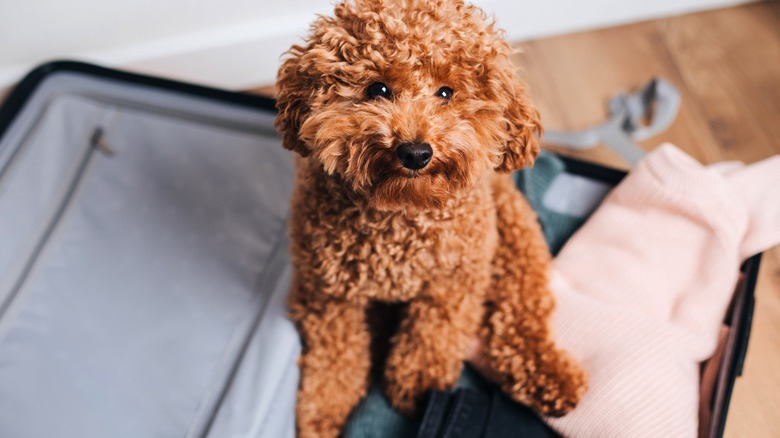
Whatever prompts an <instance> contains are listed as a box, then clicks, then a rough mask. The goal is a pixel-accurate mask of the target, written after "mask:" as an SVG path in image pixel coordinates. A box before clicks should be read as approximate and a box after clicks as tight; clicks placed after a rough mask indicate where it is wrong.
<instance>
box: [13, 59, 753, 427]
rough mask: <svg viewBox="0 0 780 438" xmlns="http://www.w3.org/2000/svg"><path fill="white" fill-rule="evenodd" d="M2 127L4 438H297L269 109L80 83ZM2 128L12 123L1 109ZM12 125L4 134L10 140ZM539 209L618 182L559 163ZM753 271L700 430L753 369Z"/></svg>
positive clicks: (119, 76) (151, 84)
mask: <svg viewBox="0 0 780 438" xmlns="http://www.w3.org/2000/svg"><path fill="white" fill-rule="evenodd" d="M8 101H9V103H8V104H6V106H4V107H3V108H2V109H0V436H13V437H18V438H26V437H40V436H58V437H65V438H68V437H74V438H75V437H78V438H91V437H101V438H102V437H116V438H122V437H132V438H136V437H147V436H150V437H151V436H187V437H215V438H216V437H225V436H245V437H277V436H288V437H292V436H294V432H295V426H294V418H293V412H294V403H295V390H296V388H297V382H298V369H297V366H296V365H295V361H296V358H297V357H298V354H299V351H300V344H299V340H298V336H297V334H296V332H295V329H294V327H293V326H292V324H291V323H290V322H289V321H288V320H287V319H286V318H285V310H284V299H285V295H286V293H287V290H288V288H289V280H290V278H289V277H290V266H289V252H288V248H287V246H288V241H287V238H286V235H287V232H286V216H287V211H288V202H289V197H290V195H291V191H292V179H293V170H292V160H291V156H290V153H289V152H287V151H285V150H283V149H282V148H281V147H280V145H279V139H278V138H277V136H276V134H275V133H274V131H273V119H274V112H273V110H272V106H273V105H272V102H271V101H270V100H262V99H261V98H255V97H249V96H245V95H240V94H236V93H229V92H221V91H219V90H212V89H205V88H201V87H195V86H190V85H186V84H181V83H177V82H171V81H165V80H160V79H155V78H147V77H143V76H136V75H131V74H126V73H121V72H117V71H114V70H108V69H101V68H97V67H94V66H87V65H83V64H73V63H66V64H55V65H54V68H52V66H48V67H47V68H45V69H43V70H40V71H38V72H37V73H33V74H31V77H30V79H28V80H25V82H23V83H22V84H21V85H20V86H19V87H18V89H17V92H15V93H14V94H12V95H11V96H10V97H9V100H8ZM9 108H10V109H9ZM9 120H10V124H7V122H8V121H9ZM564 163H565V165H566V173H564V174H561V175H559V177H558V178H557V179H556V180H555V181H554V182H553V185H552V187H551V189H550V190H549V191H548V193H547V194H546V195H545V197H544V199H543V202H544V204H545V206H546V207H547V208H549V209H551V210H553V211H557V212H560V213H570V214H573V215H575V216H579V215H582V214H586V213H587V214H589V213H590V212H591V211H592V210H593V209H594V208H595V207H596V206H597V205H598V204H599V203H600V202H601V200H602V199H603V198H604V196H606V194H607V193H608V191H609V189H610V187H612V186H614V185H615V184H617V183H618V182H619V181H620V180H621V179H622V178H623V176H624V173H623V172H619V171H615V170H611V169H606V168H603V167H600V166H597V165H592V164H588V163H583V162H581V161H576V160H569V159H564ZM758 260H759V259H758V257H754V258H753V259H751V260H749V261H748V262H746V264H745V266H744V267H743V271H744V272H745V281H743V282H742V287H741V288H739V289H738V293H737V294H736V297H737V300H736V301H735V305H733V306H732V309H731V310H730V315H729V316H728V318H727V321H726V322H727V324H730V325H731V330H732V334H731V335H730V337H729V338H728V339H727V340H725V341H724V342H728V344H726V349H727V350H728V349H730V350H732V351H730V354H725V355H724V356H723V358H722V359H721V361H720V365H719V367H718V369H719V372H720V376H719V379H718V380H717V381H716V384H717V387H716V388H714V389H713V390H712V391H711V392H710V393H711V394H713V399H712V400H711V401H710V400H705V401H703V404H706V408H707V409H709V410H710V411H711V413H712V415H711V418H712V421H711V424H710V427H709V428H708V430H709V433H710V434H712V435H713V436H719V435H720V434H722V427H723V422H724V421H725V415H726V412H727V407H728V398H729V395H730V391H731V387H732V386H733V381H734V378H735V377H736V375H737V374H738V373H739V369H740V367H741V363H742V360H743V359H744V353H745V348H746V345H747V338H748V336H749V328H750V315H751V314H752V306H753V288H754V286H755V273H756V272H757V267H758Z"/></svg>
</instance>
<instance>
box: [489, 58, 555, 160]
mask: <svg viewBox="0 0 780 438" xmlns="http://www.w3.org/2000/svg"><path fill="white" fill-rule="evenodd" d="M512 73H513V70H512V69H511V68H501V69H499V71H497V72H495V74H494V77H493V78H492V81H491V82H492V83H493V86H494V87H495V88H496V90H495V93H496V98H497V99H498V100H499V101H501V102H502V103H503V107H504V120H505V123H506V125H507V126H506V130H507V134H508V136H507V138H506V143H505V144H504V145H503V151H502V156H501V161H500V162H499V164H498V165H497V166H496V168H495V169H496V171H498V172H512V171H514V170H518V169H522V168H523V167H525V166H527V165H533V163H534V159H536V156H537V155H539V137H541V135H542V125H541V121H540V119H539V111H537V110H536V108H535V107H534V106H533V105H532V104H531V102H530V101H529V100H528V96H527V95H526V92H525V88H524V87H523V85H522V83H520V82H519V81H518V80H517V79H515V78H514V75H513V74H512Z"/></svg>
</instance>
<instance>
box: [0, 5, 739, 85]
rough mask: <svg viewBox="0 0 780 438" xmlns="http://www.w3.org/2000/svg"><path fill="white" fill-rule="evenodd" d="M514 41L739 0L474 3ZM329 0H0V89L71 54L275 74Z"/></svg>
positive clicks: (165, 69) (161, 70)
mask: <svg viewBox="0 0 780 438" xmlns="http://www.w3.org/2000/svg"><path fill="white" fill-rule="evenodd" d="M473 1H474V3H476V4H478V5H480V6H482V7H483V8H485V9H486V10H487V11H489V12H491V13H495V15H496V17H497V18H498V21H499V23H500V24H501V26H502V27H504V28H505V29H507V30H508V37H509V38H510V39H511V40H513V41H516V40H522V39H529V38H537V37H542V36H549V35H554V34H560V33H568V32H572V31H577V30H584V29H590V28H595V27H602V26H607V25H614V24H620V23H626V22H631V21H638V20H643V19H648V18H655V17H660V16H666V15H673V14H679V13H683V12H690V11H696V10H702V9H709V8H715V7H720V6H727V5H733V4H737V3H745V2H746V1H747V0H473ZM332 3H333V0H331V1H328V0H0V87H3V86H5V85H8V84H11V83H13V82H14V81H16V80H18V79H19V78H20V77H21V76H22V75H23V74H24V72H26V71H27V70H29V69H30V68H32V67H33V66H34V65H36V64H38V63H40V62H43V61H46V60H51V59H63V58H75V59H81V60H86V61H91V62H96V63H100V64H105V65H109V66H116V67H122V68H128V69H131V70H136V71H141V72H145V73H153V74H158V75H164V76H169V77H174V78H178V79H184V80H190V81H194V82H198V83H203V84H210V85H216V86H220V87H227V88H246V87H251V86H255V85H258V84H269V83H272V82H273V80H274V76H275V74H276V67H277V65H278V60H279V56H280V54H281V53H283V52H284V51H285V50H286V49H287V47H289V46H290V44H292V43H293V42H295V41H296V40H297V38H298V36H299V35H302V34H304V33H305V31H306V29H307V27H308V23H309V22H310V21H311V20H312V19H313V18H314V16H315V14H317V13H328V12H329V11H330V10H331V8H332Z"/></svg>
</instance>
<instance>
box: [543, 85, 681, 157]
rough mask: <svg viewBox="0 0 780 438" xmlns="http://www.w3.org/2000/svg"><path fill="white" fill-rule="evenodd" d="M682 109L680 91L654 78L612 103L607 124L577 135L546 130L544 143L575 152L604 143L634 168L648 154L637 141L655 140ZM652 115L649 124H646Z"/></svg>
mask: <svg viewBox="0 0 780 438" xmlns="http://www.w3.org/2000/svg"><path fill="white" fill-rule="evenodd" d="M679 109H680V92H679V91H678V90H677V88H675V87H674V86H673V85H672V84H670V83H669V82H667V81H666V80H664V79H662V78H658V77H656V78H653V79H652V80H651V81H650V82H648V83H647V84H646V85H645V86H643V87H642V88H640V89H639V90H637V91H636V92H634V93H631V94H628V93H624V92H621V93H619V94H618V95H617V96H615V97H613V98H612V99H610V100H609V113H610V117H609V120H607V121H606V122H605V123H602V124H601V125H598V126H595V127H593V128H589V129H585V130H582V131H577V132H567V131H555V130H546V131H545V133H544V137H543V140H544V141H545V142H546V143H550V144H555V145H559V146H563V147H567V148H569V149H574V150H585V149H590V148H592V147H594V146H596V145H597V144H599V143H604V144H605V145H606V146H607V147H608V148H610V149H611V150H613V151H614V152H616V153H617V154H619V155H620V156H621V157H623V158H624V159H625V160H626V161H628V162H629V163H630V164H631V166H633V165H635V164H636V163H637V162H638V161H639V160H641V159H642V157H643V156H644V155H645V152H644V151H643V150H642V148H640V147H639V146H637V145H636V143H634V141H641V140H645V139H647V138H650V137H652V136H653V135H656V134H658V133H660V132H662V131H664V130H665V129H666V128H668V127H669V125H671V124H672V122H673V121H674V119H675V117H677V112H678V111H679ZM651 113H652V118H651V119H650V121H649V124H648V125H643V124H642V121H643V120H645V119H646V118H647V117H648V116H649V115H650V114H651Z"/></svg>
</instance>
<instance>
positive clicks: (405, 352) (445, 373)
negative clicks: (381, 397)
mask: <svg viewBox="0 0 780 438" xmlns="http://www.w3.org/2000/svg"><path fill="white" fill-rule="evenodd" d="M462 367H463V361H462V360H461V359H460V358H457V357H452V356H446V355H440V356H437V355H435V354H434V352H433V351H414V350H413V349H406V348H403V346H400V345H399V346H397V347H396V348H395V350H394V351H393V353H392V354H391V355H390V357H389V358H388V361H387V363H386V365H385V394H386V395H387V398H388V399H389V400H390V404H391V405H392V406H393V408H395V409H396V410H397V411H398V412H400V413H402V414H404V415H406V416H408V417H414V416H415V415H417V414H419V412H418V409H419V405H420V402H421V400H422V399H423V397H424V396H425V394H426V393H427V392H428V391H430V390H445V389H449V388H452V387H453V386H454V385H455V383H456V382H457V381H458V377H460V372H461V369H462Z"/></svg>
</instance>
